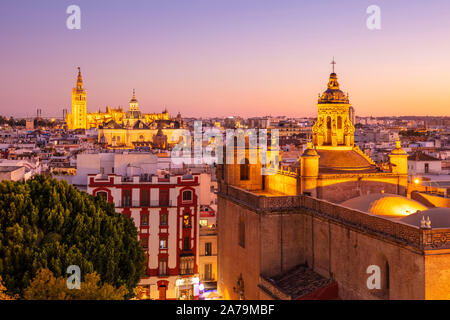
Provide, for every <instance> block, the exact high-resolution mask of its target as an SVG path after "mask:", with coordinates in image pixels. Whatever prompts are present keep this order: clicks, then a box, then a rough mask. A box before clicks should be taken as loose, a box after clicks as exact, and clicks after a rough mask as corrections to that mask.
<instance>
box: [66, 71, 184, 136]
mask: <svg viewBox="0 0 450 320" xmlns="http://www.w3.org/2000/svg"><path fill="white" fill-rule="evenodd" d="M180 118H181V116H180ZM138 120H139V121H141V122H142V123H143V125H147V126H148V125H150V124H151V123H153V122H155V121H158V120H164V121H169V120H170V116H169V113H168V112H167V110H164V111H163V112H161V113H147V114H145V113H141V112H140V111H139V105H138V101H137V99H136V95H135V91H134V90H133V97H132V99H131V100H130V108H129V110H128V112H126V113H125V112H124V111H123V108H122V107H119V108H116V109H114V108H110V107H106V111H105V112H101V111H100V110H99V111H98V112H92V113H87V104H86V90H85V89H84V88H83V79H82V77H81V70H80V68H78V76H77V83H76V87H75V88H73V89H72V112H71V113H68V114H67V118H66V123H67V128H68V129H69V130H75V129H90V128H102V127H104V126H107V125H108V124H110V126H111V123H113V125H114V126H115V127H117V126H120V127H125V128H131V127H133V126H134V125H135V124H136V123H137V121H138Z"/></svg>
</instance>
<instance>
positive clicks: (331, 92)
mask: <svg viewBox="0 0 450 320" xmlns="http://www.w3.org/2000/svg"><path fill="white" fill-rule="evenodd" d="M318 103H319V104H324V103H346V104H348V103H349V99H348V95H345V94H344V93H343V92H342V91H341V90H340V89H339V82H338V81H337V75H336V73H334V72H333V73H331V74H330V80H329V81H328V88H327V90H325V91H324V92H323V93H322V95H319V101H318Z"/></svg>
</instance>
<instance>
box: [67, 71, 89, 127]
mask: <svg viewBox="0 0 450 320" xmlns="http://www.w3.org/2000/svg"><path fill="white" fill-rule="evenodd" d="M66 123H67V127H68V128H69V129H71V130H75V129H88V125H87V108H86V90H85V89H83V78H82V77H81V69H80V67H78V77H77V85H76V87H75V88H73V89H72V113H68V114H67V118H66Z"/></svg>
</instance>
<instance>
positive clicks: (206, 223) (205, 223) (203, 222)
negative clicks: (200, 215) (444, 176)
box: [200, 219, 208, 227]
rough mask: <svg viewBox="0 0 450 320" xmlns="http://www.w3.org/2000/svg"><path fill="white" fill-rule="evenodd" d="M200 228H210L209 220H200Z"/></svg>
mask: <svg viewBox="0 0 450 320" xmlns="http://www.w3.org/2000/svg"><path fill="white" fill-rule="evenodd" d="M200 226H201V227H207V226H208V220H207V219H201V220H200Z"/></svg>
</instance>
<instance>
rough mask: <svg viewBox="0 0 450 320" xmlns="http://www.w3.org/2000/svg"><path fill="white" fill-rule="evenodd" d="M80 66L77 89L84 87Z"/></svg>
mask: <svg viewBox="0 0 450 320" xmlns="http://www.w3.org/2000/svg"><path fill="white" fill-rule="evenodd" d="M77 68H78V76H77V89H79V90H81V89H83V77H82V76H81V68H80V67H77Z"/></svg>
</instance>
